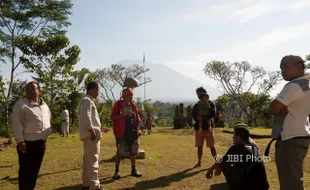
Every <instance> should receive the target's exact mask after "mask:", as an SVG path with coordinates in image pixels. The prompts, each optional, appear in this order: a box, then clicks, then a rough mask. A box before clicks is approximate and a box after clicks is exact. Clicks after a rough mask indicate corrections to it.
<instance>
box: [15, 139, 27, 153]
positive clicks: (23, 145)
mask: <svg viewBox="0 0 310 190" xmlns="http://www.w3.org/2000/svg"><path fill="white" fill-rule="evenodd" d="M17 147H18V149H19V150H20V151H21V152H22V153H26V150H27V147H26V144H25V142H24V141H22V142H19V143H18V144H17Z"/></svg>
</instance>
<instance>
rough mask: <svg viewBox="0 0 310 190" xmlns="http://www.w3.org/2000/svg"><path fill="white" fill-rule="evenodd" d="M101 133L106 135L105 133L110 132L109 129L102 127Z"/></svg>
mask: <svg viewBox="0 0 310 190" xmlns="http://www.w3.org/2000/svg"><path fill="white" fill-rule="evenodd" d="M101 131H102V132H105V133H107V132H109V131H110V129H109V128H107V127H102V128H101Z"/></svg>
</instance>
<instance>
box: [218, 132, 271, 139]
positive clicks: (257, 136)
mask: <svg viewBox="0 0 310 190" xmlns="http://www.w3.org/2000/svg"><path fill="white" fill-rule="evenodd" d="M222 132H223V133H229V134H234V132H233V131H229V130H223V131H222ZM250 137H251V138H253V139H265V138H271V136H270V135H257V134H250Z"/></svg>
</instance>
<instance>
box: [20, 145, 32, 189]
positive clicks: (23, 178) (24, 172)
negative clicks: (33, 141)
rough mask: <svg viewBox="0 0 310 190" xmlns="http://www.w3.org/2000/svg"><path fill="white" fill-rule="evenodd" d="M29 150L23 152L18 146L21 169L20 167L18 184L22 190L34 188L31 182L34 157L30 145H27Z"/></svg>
mask: <svg viewBox="0 0 310 190" xmlns="http://www.w3.org/2000/svg"><path fill="white" fill-rule="evenodd" d="M27 149H28V150H27V152H26V153H22V152H21V151H20V150H19V149H18V148H17V154H18V163H19V169H18V185H19V189H20V190H29V189H30V190H31V189H33V188H34V187H33V185H32V184H31V181H32V180H31V175H30V172H29V171H31V169H32V159H31V155H30V154H29V149H30V146H28V147H27Z"/></svg>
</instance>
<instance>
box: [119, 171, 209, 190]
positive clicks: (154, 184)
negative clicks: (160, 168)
mask: <svg viewBox="0 0 310 190" xmlns="http://www.w3.org/2000/svg"><path fill="white" fill-rule="evenodd" d="M191 170H193V168H191V169H186V170H184V171H181V172H178V173H174V174H171V175H167V176H161V177H158V178H156V179H152V180H146V181H141V182H138V183H136V184H135V186H134V187H130V188H125V189H121V190H134V189H154V188H162V187H167V186H169V185H170V184H171V183H173V182H178V181H181V180H182V179H184V178H188V177H192V176H194V175H196V174H198V173H200V172H203V171H206V169H204V170H199V171H194V172H190V173H188V172H189V171H191Z"/></svg>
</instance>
